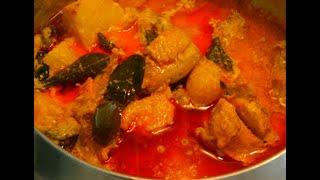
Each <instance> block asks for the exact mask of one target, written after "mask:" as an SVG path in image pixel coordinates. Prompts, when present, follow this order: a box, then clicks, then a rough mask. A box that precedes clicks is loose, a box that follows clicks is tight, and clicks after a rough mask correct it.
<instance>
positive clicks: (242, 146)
mask: <svg viewBox="0 0 320 180" xmlns="http://www.w3.org/2000/svg"><path fill="white" fill-rule="evenodd" d="M196 132H197V134H199V135H200V138H201V139H202V140H203V141H204V143H205V144H207V145H208V146H209V147H210V148H213V149H215V148H218V149H219V150H220V151H221V152H222V153H224V154H225V155H227V156H229V157H231V158H233V159H235V160H237V161H241V162H243V163H244V164H245V165H247V164H250V163H251V162H252V161H253V160H254V158H255V156H254V152H255V151H259V150H262V149H263V147H264V144H263V142H262V141H261V140H260V139H259V138H257V137H256V136H255V135H254V134H252V132H251V131H250V130H249V129H248V128H247V127H246V126H245V125H244V123H243V122H242V121H241V119H240V118H239V117H238V115H237V113H236V110H235V107H234V106H233V105H232V104H230V103H229V102H228V101H226V100H225V99H222V98H221V99H220V100H219V102H218V103H217V105H216V106H215V107H214V109H213V110H212V112H211V117H210V120H209V122H208V125H207V126H205V128H198V129H197V130H196Z"/></svg>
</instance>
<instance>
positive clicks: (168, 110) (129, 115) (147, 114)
mask: <svg viewBox="0 0 320 180" xmlns="http://www.w3.org/2000/svg"><path fill="white" fill-rule="evenodd" d="M173 116H174V106H173V104H172V103H171V102H170V101H169V99H168V93H166V92H157V93H154V94H152V95H151V96H149V97H145V98H143V99H141V100H136V101H133V102H131V103H130V104H129V105H128V106H127V107H126V108H125V109H124V111H123V113H122V120H121V128H122V129H124V130H128V129H130V128H132V127H134V126H135V127H138V128H139V129H142V130H143V131H147V132H155V131H158V130H161V129H163V128H165V127H166V126H168V125H171V124H173Z"/></svg>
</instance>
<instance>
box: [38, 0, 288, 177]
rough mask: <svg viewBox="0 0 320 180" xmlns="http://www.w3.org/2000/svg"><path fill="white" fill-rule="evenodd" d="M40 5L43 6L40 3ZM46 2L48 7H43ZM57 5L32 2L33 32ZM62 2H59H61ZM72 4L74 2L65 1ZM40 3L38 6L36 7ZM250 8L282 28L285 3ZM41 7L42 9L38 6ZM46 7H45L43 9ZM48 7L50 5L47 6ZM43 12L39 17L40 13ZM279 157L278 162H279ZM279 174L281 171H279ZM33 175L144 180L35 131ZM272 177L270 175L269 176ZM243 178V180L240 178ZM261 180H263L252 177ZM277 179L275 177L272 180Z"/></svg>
mask: <svg viewBox="0 0 320 180" xmlns="http://www.w3.org/2000/svg"><path fill="white" fill-rule="evenodd" d="M40 1H42V2H40ZM44 1H47V2H48V3H43V2H44ZM54 1H55V2H57V0H35V1H34V5H35V16H34V21H35V23H34V24H35V31H37V29H38V28H39V27H41V26H43V23H42V22H41V19H43V18H44V17H45V16H44V14H39V13H38V14H37V12H36V11H39V9H40V11H42V10H43V11H46V12H47V13H54V12H57V10H58V9H50V3H51V4H52V3H54ZM61 1H63V0H60V2H61ZM64 1H68V2H72V1H73V0H64ZM39 2H40V3H39ZM251 2H252V4H253V5H254V6H256V7H259V8H262V9H265V10H267V11H269V12H270V13H271V14H272V15H273V16H275V17H276V18H277V19H278V21H279V22H280V23H281V24H284V25H285V23H286V22H285V20H286V4H285V0H252V1H251ZM39 4H40V5H39ZM41 4H42V5H41ZM43 4H47V6H45V5H43ZM48 4H49V5H48ZM61 7H63V6H61V5H60V6H56V7H55V8H61ZM43 11H42V13H43ZM41 17H42V18H41ZM285 152H286V149H283V150H282V151H280V152H278V153H277V154H275V155H273V156H272V157H269V158H268V159H266V160H264V161H261V162H260V163H258V164H256V165H254V166H250V167H247V168H244V169H242V170H238V171H236V172H232V173H227V174H224V175H221V176H217V177H211V178H207V179H242V178H243V176H241V175H242V174H243V173H245V172H249V171H253V170H254V169H257V168H259V167H261V166H263V165H266V164H268V163H269V164H270V163H271V161H274V160H275V159H278V160H277V163H282V164H280V165H283V163H285ZM280 157H282V158H281V159H279V158H280ZM265 170H268V171H273V170H274V169H270V168H269V169H265ZM281 170H284V168H282V169H281ZM34 173H35V178H36V179H57V180H60V179H61V180H62V179H63V180H67V179H76V180H87V179H94V180H100V179H101V180H102V179H103V180H105V179H110V180H119V179H143V178H140V177H135V176H129V175H125V174H121V173H117V172H112V171H109V170H106V169H101V168H98V167H95V166H93V165H90V164H88V163H87V162H84V161H82V160H80V159H78V158H77V157H75V156H73V155H72V154H69V153H68V152H67V151H65V150H63V149H62V148H60V147H59V146H57V145H56V144H54V143H52V142H51V141H50V140H49V139H48V138H47V137H46V136H45V135H44V134H42V133H41V132H40V131H38V130H37V129H36V128H34ZM270 173H272V172H270ZM241 177H242V178H241ZM247 177H248V176H247ZM255 178H259V179H261V178H262V177H255ZM274 178H276V177H274Z"/></svg>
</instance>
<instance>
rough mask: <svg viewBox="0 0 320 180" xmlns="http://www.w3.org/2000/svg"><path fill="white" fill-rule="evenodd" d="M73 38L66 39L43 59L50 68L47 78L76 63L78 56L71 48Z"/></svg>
mask: <svg viewBox="0 0 320 180" xmlns="http://www.w3.org/2000/svg"><path fill="white" fill-rule="evenodd" d="M73 43H74V39H73V38H67V39H65V40H63V41H62V42H60V43H59V44H58V45H56V46H55V47H54V48H53V49H52V50H51V51H50V52H49V53H48V54H47V55H46V56H45V57H44V58H43V61H44V63H46V64H47V65H48V66H49V67H50V71H49V76H52V75H53V74H55V73H56V72H57V71H59V70H61V69H63V68H65V67H67V66H68V65H70V64H72V63H73V62H74V61H76V60H77V59H78V58H79V57H80V55H79V54H78V53H77V52H75V51H74V50H73V48H72V45H73Z"/></svg>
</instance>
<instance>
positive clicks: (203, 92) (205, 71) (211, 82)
mask: <svg viewBox="0 0 320 180" xmlns="http://www.w3.org/2000/svg"><path fill="white" fill-rule="evenodd" d="M186 89H187V92H188V94H189V96H190V98H191V102H192V103H193V104H194V105H196V106H207V105H210V104H211V103H213V102H214V101H217V100H218V99H219V97H220V96H221V94H222V89H221V88H220V68H219V67H218V66H217V65H216V64H214V63H213V62H212V61H209V60H207V59H203V60H201V61H200V62H199V63H198V64H197V65H196V66H195V67H194V69H193V70H192V71H191V74H190V76H189V77H188V81H187V84H186Z"/></svg>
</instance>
